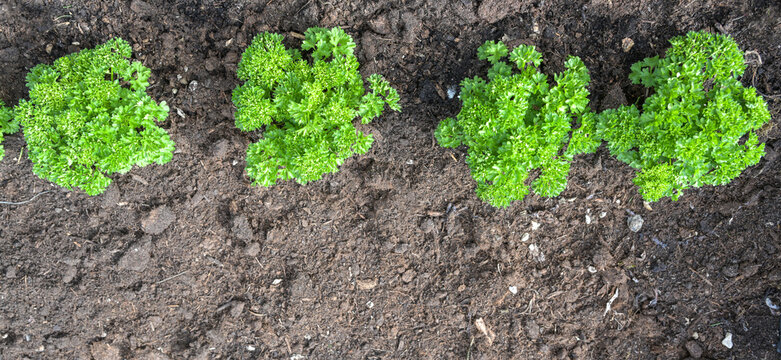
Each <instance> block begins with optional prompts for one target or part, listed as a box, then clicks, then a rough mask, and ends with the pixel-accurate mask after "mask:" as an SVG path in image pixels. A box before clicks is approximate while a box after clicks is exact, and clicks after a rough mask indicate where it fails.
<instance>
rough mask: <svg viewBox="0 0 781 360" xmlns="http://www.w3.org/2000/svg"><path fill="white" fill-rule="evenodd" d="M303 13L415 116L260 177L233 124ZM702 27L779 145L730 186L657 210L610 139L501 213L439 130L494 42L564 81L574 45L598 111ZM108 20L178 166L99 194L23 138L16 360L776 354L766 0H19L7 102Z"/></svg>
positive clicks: (16, 151) (14, 167)
mask: <svg viewBox="0 0 781 360" xmlns="http://www.w3.org/2000/svg"><path fill="white" fill-rule="evenodd" d="M310 26H326V27H331V26H343V27H344V28H345V29H346V30H347V32H348V33H350V34H351V35H352V36H353V37H354V38H355V39H356V42H357V43H358V48H357V54H358V56H359V59H360V60H361V63H362V64H363V65H362V67H361V71H362V73H363V74H365V75H368V74H371V73H375V72H378V73H381V74H384V75H385V76H386V77H387V78H388V79H389V80H390V82H391V83H392V84H393V85H394V86H395V87H397V88H398V89H399V90H400V93H401V95H402V105H403V107H404V110H403V113H401V114H396V113H387V114H386V115H384V116H383V117H381V118H380V119H378V120H376V121H375V122H373V123H371V124H369V125H366V126H363V127H362V130H364V131H367V132H370V133H372V134H374V137H375V139H376V141H375V143H374V146H373V147H372V149H371V151H370V152H369V153H368V154H366V155H364V156H359V157H355V158H352V159H350V160H348V161H347V162H346V163H345V164H344V165H343V166H342V169H341V171H340V172H339V173H336V174H331V175H328V176H326V177H325V178H324V179H323V180H321V181H317V182H314V183H311V184H309V185H308V186H300V185H298V184H295V183H293V182H289V183H285V184H281V185H278V186H274V187H272V188H268V189H265V188H259V187H251V186H250V180H249V179H248V178H247V177H246V175H245V173H244V157H245V152H246V149H247V146H248V144H250V143H251V142H252V141H254V139H257V137H258V134H246V133H242V132H241V131H239V130H238V129H236V128H235V126H234V123H233V117H232V112H233V107H232V104H231V102H230V97H231V90H232V89H233V88H234V87H235V86H236V85H237V83H238V80H237V79H236V77H235V70H236V64H237V62H238V60H239V56H240V54H241V52H242V50H243V49H244V48H245V47H246V46H247V44H248V43H249V41H250V40H251V39H252V37H253V36H254V35H255V34H257V33H258V32H261V31H275V32H280V33H283V34H285V35H286V36H287V37H286V38H287V40H286V41H287V43H288V44H289V45H291V46H298V45H299V42H300V40H297V39H296V38H295V36H293V34H294V33H299V34H300V33H303V32H304V31H305V30H306V29H307V28H308V27H310ZM689 30H707V31H712V32H724V33H728V34H731V35H732V36H734V37H735V39H736V40H737V42H738V43H739V44H740V46H741V48H742V49H744V50H746V51H751V53H748V54H747V59H748V60H749V61H750V64H749V68H748V71H747V72H746V76H745V77H744V79H743V81H744V83H746V84H753V85H754V86H756V87H757V89H758V90H759V91H760V92H761V93H762V94H764V95H766V99H767V101H768V104H769V106H770V109H771V113H772V114H773V120H772V123H771V124H770V125H768V126H767V127H766V128H765V129H763V130H762V137H761V140H763V141H765V142H766V144H767V145H766V152H767V155H766V156H765V158H764V159H763V160H762V161H761V162H760V163H759V164H758V165H756V166H754V167H751V168H749V169H748V170H746V171H745V172H744V173H743V175H742V176H741V177H740V178H738V179H736V180H735V181H733V182H732V183H731V184H729V185H727V186H721V187H704V188H701V189H694V190H690V191H687V192H686V194H685V196H683V197H682V198H681V199H680V200H679V201H678V202H672V201H670V200H664V201H660V202H658V203H654V204H652V205H651V206H652V209H647V208H645V207H644V206H643V203H642V201H641V199H640V197H639V195H638V192H637V189H636V188H635V186H634V185H633V184H632V182H631V178H632V176H633V171H632V169H630V168H629V167H628V166H626V165H624V164H622V163H619V162H618V161H616V160H614V159H613V158H611V157H610V156H608V154H607V152H606V151H605V149H604V148H602V149H601V150H600V151H599V152H598V153H597V154H594V155H588V156H583V157H580V158H578V160H577V161H576V162H575V164H573V167H572V169H573V170H572V173H571V176H570V180H569V185H568V188H567V190H566V191H565V192H564V193H563V194H562V196H560V197H558V198H554V199H545V198H539V197H537V196H529V197H527V199H525V200H524V201H523V202H519V203H517V204H515V205H514V206H512V207H510V208H508V209H504V210H497V209H494V208H492V207H490V206H488V205H487V204H484V203H482V202H481V201H480V200H479V199H478V198H477V197H476V196H475V193H474V188H475V184H474V182H473V180H472V179H471V177H470V174H469V170H468V168H467V166H466V164H465V163H464V155H465V152H464V150H463V149H456V150H451V149H443V148H441V147H439V146H437V145H436V143H435V141H434V139H433V130H434V128H435V126H436V124H437V123H438V122H439V121H440V120H441V119H443V118H445V117H447V116H453V115H455V114H457V113H458V110H459V102H458V100H457V99H448V98H447V95H446V92H447V90H448V88H451V87H453V86H457V85H458V83H459V81H460V80H461V79H463V78H464V77H466V76H475V75H483V74H484V73H485V70H486V66H485V65H484V64H483V63H481V62H480V61H478V60H477V57H476V55H475V54H476V49H477V47H478V46H479V45H480V44H481V43H483V42H484V41H486V40H499V39H503V40H505V41H506V43H508V44H509V45H512V46H515V45H518V44H520V43H524V44H533V45H536V46H537V47H538V49H539V50H540V51H541V52H542V53H543V55H544V60H545V63H544V65H543V67H542V69H543V71H544V72H546V73H549V74H551V73H554V72H558V71H560V70H562V69H563V63H564V61H565V59H566V56H567V55H568V54H573V55H578V56H580V57H581V58H582V59H583V60H584V62H585V63H586V65H587V66H588V68H589V69H590V71H591V75H592V79H593V80H592V82H591V87H590V90H591V91H592V97H591V98H592V106H593V107H594V108H600V107H603V105H604V106H615V105H613V104H615V103H619V102H621V98H622V97H626V98H627V99H629V101H630V102H632V101H635V100H636V99H637V98H638V97H639V96H642V95H643V93H642V92H641V89H639V88H638V87H636V86H633V85H631V83H630V82H629V81H628V79H627V75H628V73H629V67H630V65H631V64H632V63H634V62H635V61H638V60H640V59H642V58H644V57H647V56H653V55H657V54H663V52H664V49H665V48H667V44H668V43H667V39H669V38H670V37H673V36H676V35H681V34H684V33H685V32H686V31H689ZM112 36H121V37H123V38H124V39H126V40H128V41H129V42H130V43H131V44H132V45H133V49H134V56H135V57H136V58H137V59H138V60H141V61H143V63H144V64H145V65H146V66H148V67H150V68H151V69H152V71H153V81H154V85H153V87H152V88H151V89H150V93H151V95H152V96H153V97H154V98H156V99H158V100H165V101H167V102H168V103H169V104H170V106H171V109H172V111H171V115H170V116H169V119H168V121H167V122H166V123H165V127H166V128H167V129H168V130H169V132H170V133H171V136H172V138H173V140H174V141H176V143H177V151H176V154H175V156H174V160H173V161H172V162H170V163H168V164H166V165H163V166H149V167H146V168H143V169H134V170H133V171H131V172H130V173H129V174H126V175H116V176H114V177H113V178H114V184H113V185H112V186H111V188H110V189H109V190H108V191H107V192H106V193H105V194H103V195H100V196H95V197H89V196H87V195H85V194H83V193H82V192H79V191H73V192H70V191H66V190H63V189H60V188H56V187H53V186H52V185H51V184H50V183H49V182H47V181H44V180H41V179H39V178H37V177H36V176H35V175H33V173H32V171H31V169H32V165H31V163H30V161H29V159H28V158H27V157H26V153H25V149H24V140H23V137H22V136H21V134H17V135H11V136H7V137H6V141H5V147H6V158H5V159H4V160H3V161H2V163H0V200H5V201H23V200H27V199H29V198H31V197H32V196H33V195H35V194H38V193H41V192H42V191H49V192H47V193H44V194H43V195H40V196H39V197H38V198H36V199H34V200H33V201H32V202H29V203H26V204H24V205H0V223H1V224H2V226H1V227H0V359H22V358H36V359H38V358H41V359H44V358H45V359H54V358H63V359H65V358H68V359H76V358H78V359H90V358H94V359H115V358H141V359H169V358H170V359H184V358H199V359H211V358H231V359H244V358H262V359H451V358H452V359H465V358H466V359H511V358H512V359H548V358H555V359H657V358H658V359H682V358H686V357H688V356H693V357H697V356H701V357H703V358H711V359H777V358H781V354H778V353H776V350H775V348H774V344H775V343H776V342H777V341H778V323H779V320H778V317H777V316H774V315H772V314H771V311H770V309H769V308H768V307H767V306H766V305H765V296H766V294H770V295H771V297H772V299H771V300H773V301H775V302H776V303H779V299H778V296H777V294H778V292H777V290H778V289H779V288H781V239H779V238H780V237H781V235H780V233H781V189H779V187H781V171H779V167H780V166H781V159H780V158H781V157H780V156H779V152H780V151H781V141H780V140H779V138H780V137H781V130H779V122H780V120H779V119H781V117H780V116H781V115H780V113H781V96H779V94H781V5H779V3H778V2H776V1H773V0H764V1H763V0H750V1H743V0H724V1H721V0H720V1H716V0H703V1H698V0H692V1H688V0H687V1H680V2H677V1H671V0H643V1H619V0H612V1H611V0H592V1H563V0H562V1H552V0H540V1H533V2H524V1H520V0H483V1H475V0H452V1H447V0H407V1H393V2H377V1H370V0H354V1H331V2H327V1H320V0H290V1H281V0H262V1H220V0H203V1H185V0H179V1H163V0H154V1H153V0H148V1H147V2H144V1H140V0H132V1H128V0H123V1H104V0H84V1H50V0H5V1H3V2H2V3H1V4H0V83H1V84H2V87H0V98H2V99H3V100H5V101H6V102H7V103H10V104H16V102H17V101H18V100H19V99H21V98H23V97H25V96H26V88H25V80H24V76H25V74H26V73H27V71H28V70H29V69H30V68H31V67H33V66H34V65H36V64H38V63H49V62H52V61H53V60H54V59H56V58H58V57H60V56H63V55H65V54H68V53H71V52H74V51H78V50H80V49H83V48H90V47H93V46H95V45H97V44H100V43H103V42H104V41H106V40H107V39H109V38H110V37H112ZM625 38H630V39H631V40H632V42H633V43H634V46H633V47H632V48H631V49H629V51H628V52H625V51H624V50H623V49H622V43H623V42H624V39H625ZM760 58H761V61H760ZM608 104H610V105H608ZM177 113H178V114H179V115H178V114H177ZM629 213H636V214H638V215H641V216H642V217H643V219H644V220H645V223H644V225H643V227H642V229H641V230H640V232H638V233H633V232H631V231H630V230H629V229H628V227H627V218H628V216H629ZM587 216H588V217H590V218H591V219H592V221H591V223H590V224H588V223H587V222H586V217H587ZM524 234H529V235H528V239H525V235H524ZM524 240H526V241H524ZM531 245H534V246H533V247H532V248H534V247H537V251H538V252H539V253H537V252H535V251H532V250H530V246H531ZM510 287H515V288H517V294H513V293H512V292H511V291H510V290H509V289H510ZM616 294H617V296H616V297H615V299H614V300H613V302H612V304H611V309H610V310H609V311H606V305H607V304H608V303H610V301H611V298H612V297H613V296H614V295H616ZM481 326H484V328H483V329H484V330H485V333H484V332H483V331H482V330H481ZM728 332H729V333H731V334H732V341H733V343H734V347H733V348H732V349H728V348H727V347H725V346H724V345H722V339H723V338H724V337H725V334H726V333H728ZM486 334H488V336H486ZM489 337H490V339H489Z"/></svg>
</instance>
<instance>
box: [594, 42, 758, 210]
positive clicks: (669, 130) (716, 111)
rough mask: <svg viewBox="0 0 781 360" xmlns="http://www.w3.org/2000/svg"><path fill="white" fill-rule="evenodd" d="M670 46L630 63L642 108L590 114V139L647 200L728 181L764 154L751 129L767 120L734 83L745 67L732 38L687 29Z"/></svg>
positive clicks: (753, 96)
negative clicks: (631, 171)
mask: <svg viewBox="0 0 781 360" xmlns="http://www.w3.org/2000/svg"><path fill="white" fill-rule="evenodd" d="M670 43H671V44H672V47H671V48H670V49H668V50H667V53H666V56H665V57H664V58H659V57H658V56H657V57H652V58H646V59H645V60H643V61H640V62H638V63H636V64H634V65H632V73H631V74H630V75H629V78H630V79H631V80H632V82H633V83H635V84H642V85H643V86H645V87H647V88H651V89H653V90H654V93H653V95H651V96H649V97H648V98H646V99H645V102H644V103H643V105H642V111H640V110H638V109H637V107H635V106H634V105H631V106H621V107H620V108H618V109H611V110H606V111H605V112H603V113H601V114H600V115H599V116H598V124H597V136H598V137H600V138H602V139H604V140H606V141H607V144H608V148H609V150H610V153H611V154H612V155H613V156H616V157H617V158H618V159H619V160H621V161H623V162H625V163H627V164H629V165H630V166H632V167H634V168H636V169H638V170H639V172H638V174H637V176H636V177H635V179H634V183H635V184H636V185H637V186H639V187H640V193H641V194H642V196H643V198H644V199H645V200H649V201H657V200H659V199H661V198H663V197H672V199H673V200H677V199H678V197H679V196H680V195H681V194H682V192H683V190H685V189H688V188H690V187H700V186H702V185H706V184H707V185H723V184H727V183H729V182H730V181H731V180H732V179H734V178H736V177H737V176H738V175H740V173H741V172H742V171H743V170H744V169H746V168H747V167H749V166H751V165H754V164H756V163H757V162H759V159H760V158H761V157H762V155H764V144H759V140H758V138H757V133H756V130H757V129H759V128H760V127H762V125H763V124H765V123H766V122H768V121H769V120H770V113H769V112H768V109H767V104H766V103H765V101H764V100H763V99H762V97H761V96H758V95H757V92H756V90H755V89H754V88H753V87H748V88H746V87H744V86H743V85H742V84H741V83H740V81H738V78H739V77H740V76H742V75H743V72H744V71H745V69H746V66H745V64H744V59H743V53H742V52H741V51H740V50H739V49H738V45H737V44H736V43H735V41H734V40H732V38H730V37H729V36H725V35H715V34H710V33H705V32H690V33H689V34H687V35H686V36H679V37H675V38H673V39H671V40H670Z"/></svg>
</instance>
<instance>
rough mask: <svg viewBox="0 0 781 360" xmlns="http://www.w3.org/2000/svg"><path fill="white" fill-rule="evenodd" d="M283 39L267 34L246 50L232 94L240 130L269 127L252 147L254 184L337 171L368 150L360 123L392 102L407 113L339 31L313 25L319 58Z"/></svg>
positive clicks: (309, 44) (307, 43)
mask: <svg viewBox="0 0 781 360" xmlns="http://www.w3.org/2000/svg"><path fill="white" fill-rule="evenodd" d="M282 39H283V36H282V35H280V34H273V33H267V32H266V33H262V34H259V35H258V36H256V37H255V39H254V40H253V41H252V44H251V45H250V46H249V47H248V48H247V50H246V51H245V52H244V54H242V58H241V61H240V62H239V66H238V72H237V75H238V77H239V79H240V80H243V81H244V84H242V85H239V86H238V87H236V89H235V90H234V91H233V103H234V104H235V105H236V108H237V110H236V127H238V128H239V129H240V130H243V131H252V130H256V129H259V128H261V127H263V126H265V131H264V132H263V138H262V139H260V140H259V141H258V142H256V143H254V144H252V145H250V147H249V150H248V151H247V174H248V175H249V176H250V177H251V178H252V179H253V180H254V183H255V184H259V185H262V186H271V185H274V184H275V183H276V182H277V180H283V181H284V180H290V179H295V180H296V181H298V182H299V183H301V184H306V183H307V182H309V181H314V180H318V179H320V178H321V177H322V176H323V175H324V174H326V173H331V172H335V171H337V170H338V167H339V166H340V165H341V164H342V163H343V162H344V160H345V159H347V158H348V157H350V156H352V155H353V154H356V153H358V154H363V153H366V152H367V151H368V150H369V148H370V147H371V144H372V141H373V138H372V136H371V135H364V134H363V133H361V132H359V131H358V130H357V129H356V128H355V125H353V120H354V119H355V118H356V117H358V116H360V118H361V123H363V124H366V123H368V122H369V121H371V120H372V119H374V118H376V117H378V116H379V115H380V114H381V113H382V111H383V108H384V107H385V104H387V105H388V106H389V107H390V108H391V109H393V110H396V111H400V110H401V108H400V106H399V95H398V93H397V92H396V90H395V89H393V88H391V87H390V85H389V84H388V82H387V81H386V80H385V79H383V78H382V76H380V75H376V74H375V75H371V76H369V77H368V82H369V88H370V89H371V90H372V92H369V93H366V92H365V90H364V81H363V79H362V78H361V75H360V73H358V65H359V64H358V59H357V58H356V57H355V55H354V54H353V50H354V49H355V43H354V42H353V40H352V38H351V37H350V36H349V35H347V34H346V33H345V32H344V30H342V29H340V28H333V29H330V30H329V29H323V28H317V27H315V28H310V29H308V30H307V31H306V33H305V39H304V42H303V44H302V46H301V48H302V49H303V50H312V53H311V58H312V62H311V63H310V62H309V61H307V60H306V59H305V58H304V57H303V56H302V54H301V52H300V51H298V50H296V49H287V48H285V46H284V45H283V44H282Z"/></svg>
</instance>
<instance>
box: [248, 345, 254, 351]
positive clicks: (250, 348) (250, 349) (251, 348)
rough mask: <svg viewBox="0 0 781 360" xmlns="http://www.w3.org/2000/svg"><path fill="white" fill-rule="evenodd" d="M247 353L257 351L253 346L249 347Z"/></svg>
mask: <svg viewBox="0 0 781 360" xmlns="http://www.w3.org/2000/svg"><path fill="white" fill-rule="evenodd" d="M247 351H255V347H254V346H252V345H247Z"/></svg>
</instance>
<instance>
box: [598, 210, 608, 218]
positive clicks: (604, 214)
mask: <svg viewBox="0 0 781 360" xmlns="http://www.w3.org/2000/svg"><path fill="white" fill-rule="evenodd" d="M605 216H607V211H602V212H600V213H599V218H600V219H602V218H604V217H605Z"/></svg>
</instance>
